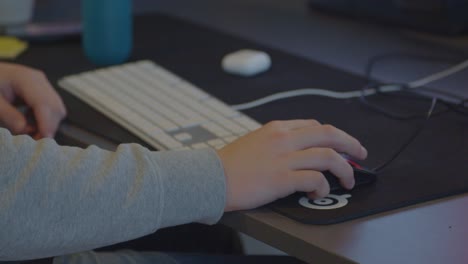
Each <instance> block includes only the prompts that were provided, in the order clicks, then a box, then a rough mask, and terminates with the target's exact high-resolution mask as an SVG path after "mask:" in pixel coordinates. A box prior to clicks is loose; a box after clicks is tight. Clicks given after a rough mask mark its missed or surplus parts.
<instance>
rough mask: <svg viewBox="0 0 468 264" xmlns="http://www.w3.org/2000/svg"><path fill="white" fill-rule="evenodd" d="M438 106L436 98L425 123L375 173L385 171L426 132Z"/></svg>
mask: <svg viewBox="0 0 468 264" xmlns="http://www.w3.org/2000/svg"><path fill="white" fill-rule="evenodd" d="M436 104H437V98H435V97H434V98H432V102H431V106H430V108H429V110H428V112H427V114H426V119H425V120H424V122H423V123H422V124H421V125H420V126H419V127H418V128H417V129H416V131H415V132H414V133H413V134H412V135H411V136H410V137H409V138H408V140H406V142H405V143H404V144H403V145H401V147H400V148H399V149H398V150H397V151H396V152H395V153H394V154H393V155H392V156H391V157H390V159H388V160H387V161H385V162H384V163H382V164H381V165H379V166H377V167H375V168H373V170H374V171H376V172H379V171H381V170H383V169H384V168H385V167H386V166H387V165H389V164H390V163H391V162H392V161H394V160H395V159H396V158H397V157H398V156H399V155H400V154H401V153H402V152H403V151H404V150H405V149H406V148H407V147H408V146H409V145H410V144H411V143H412V142H413V141H414V140H415V139H416V137H418V136H419V134H421V132H422V131H423V130H424V128H425V127H426V125H427V123H428V122H429V119H430V118H431V116H432V113H433V111H434V109H435V107H436Z"/></svg>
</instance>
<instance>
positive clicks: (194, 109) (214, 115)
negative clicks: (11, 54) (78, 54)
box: [59, 61, 261, 150]
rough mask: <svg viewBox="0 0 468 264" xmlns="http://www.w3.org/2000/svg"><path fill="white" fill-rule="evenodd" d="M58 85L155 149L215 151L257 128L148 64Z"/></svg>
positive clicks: (73, 78) (83, 75)
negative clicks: (211, 149) (212, 149)
mask: <svg viewBox="0 0 468 264" xmlns="http://www.w3.org/2000/svg"><path fill="white" fill-rule="evenodd" d="M59 86H60V87H62V88H63V89H65V90H66V91H68V92H70V93H71V94H73V95H75V96H76V97H78V98H80V99H81V100H83V101H84V102H86V103H87V104H89V105H91V106H92V107H94V108H96V109H97V110H98V111H100V112H102V113H103V114H104V115H106V116H107V117H109V118H110V119H112V120H113V121H115V122H117V123H118V124H120V125H121V126H122V127H124V128H126V129H128V130H129V131H130V132H132V133H133V134H135V135H136V136H138V137H140V138H141V139H142V140H143V141H145V142H147V143H148V144H149V145H151V146H153V147H155V148H156V149H159V150H178V149H199V148H208V147H211V148H215V149H219V148H222V147H223V146H224V145H226V144H227V143H230V142H232V141H234V140H236V139H237V138H238V137H240V136H242V135H244V134H246V133H248V132H250V131H253V130H256V129H257V128H259V127H260V126H261V125H260V124H259V123H258V122H256V121H255V120H253V119H251V118H249V117H247V116H246V115H244V114H242V113H241V112H239V111H236V110H233V109H232V108H230V107H229V106H228V105H226V104H225V103H224V102H222V101H220V100H218V99H216V98H214V97H213V96H211V95H209V94H208V93H206V92H204V91H203V90H201V89H200V88H197V87H195V86H194V85H193V84H191V83H189V82H188V81H186V80H183V79H182V78H180V77H179V76H177V75H175V74H174V73H171V72H169V71H168V70H166V69H164V68H162V67H161V66H159V65H157V64H155V63H153V62H150V61H139V62H135V63H128V64H123V65H119V66H114V67H109V68H103V69H98V70H95V71H90V72H84V73H81V74H77V75H71V76H67V77H64V78H63V79H61V80H60V81H59Z"/></svg>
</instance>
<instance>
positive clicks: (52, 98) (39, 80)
mask: <svg viewBox="0 0 468 264" xmlns="http://www.w3.org/2000/svg"><path fill="white" fill-rule="evenodd" d="M18 104H20V105H24V106H25V107H26V109H25V111H23V112H21V111H19V110H18V108H16V107H15V105H16V106H17V105H18ZM28 114H31V115H32V117H33V119H34V122H31V121H30V120H28V118H27V117H28ZM65 115H66V109H65V106H64V104H63V102H62V100H61V98H60V97H59V95H58V94H57V92H56V91H55V90H54V89H53V88H52V85H51V84H50V82H49V81H48V80H47V77H46V76H45V74H44V73H43V72H41V71H39V70H36V69H33V68H29V67H26V66H22V65H18V64H12V63H2V62H0V124H1V125H2V126H3V127H5V128H7V129H9V130H10V131H11V133H13V134H30V135H32V136H33V137H34V138H35V139H39V138H43V137H53V136H54V135H55V132H56V131H57V128H58V125H59V123H60V121H61V120H62V119H63V118H64V117H65Z"/></svg>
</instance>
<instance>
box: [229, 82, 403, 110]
mask: <svg viewBox="0 0 468 264" xmlns="http://www.w3.org/2000/svg"><path fill="white" fill-rule="evenodd" d="M399 90H401V86H400V85H385V86H382V87H379V92H394V91H399ZM375 93H377V90H376V89H373V88H369V89H364V90H355V91H347V92H336V91H331V90H324V89H318V88H317V89H316V88H309V89H299V90H292V91H286V92H281V93H275V94H271V95H268V96H266V97H263V98H260V99H257V100H254V101H251V102H247V103H243V104H237V105H231V107H232V108H233V109H235V110H238V111H239V110H246V109H250V108H254V107H257V106H260V105H263V104H266V103H269V102H273V101H276V100H280V99H285V98H290V97H296V96H304V95H317V96H325V97H331V98H335V99H350V98H355V97H360V96H362V95H363V96H369V95H372V94H375Z"/></svg>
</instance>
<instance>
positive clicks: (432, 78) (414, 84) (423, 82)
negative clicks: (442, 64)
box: [407, 60, 468, 88]
mask: <svg viewBox="0 0 468 264" xmlns="http://www.w3.org/2000/svg"><path fill="white" fill-rule="evenodd" d="M466 67H468V60H466V61H463V62H461V63H459V64H457V65H455V66H452V67H450V68H448V69H446V70H443V71H441V72H437V73H434V74H431V75H429V76H426V77H424V78H421V79H419V80H416V81H412V82H409V83H408V85H407V86H408V87H409V88H417V87H421V86H425V85H427V84H429V83H431V82H435V81H438V80H440V79H443V78H445V77H448V76H450V75H452V74H455V73H457V72H459V71H461V70H464V69H465V68H466Z"/></svg>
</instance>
